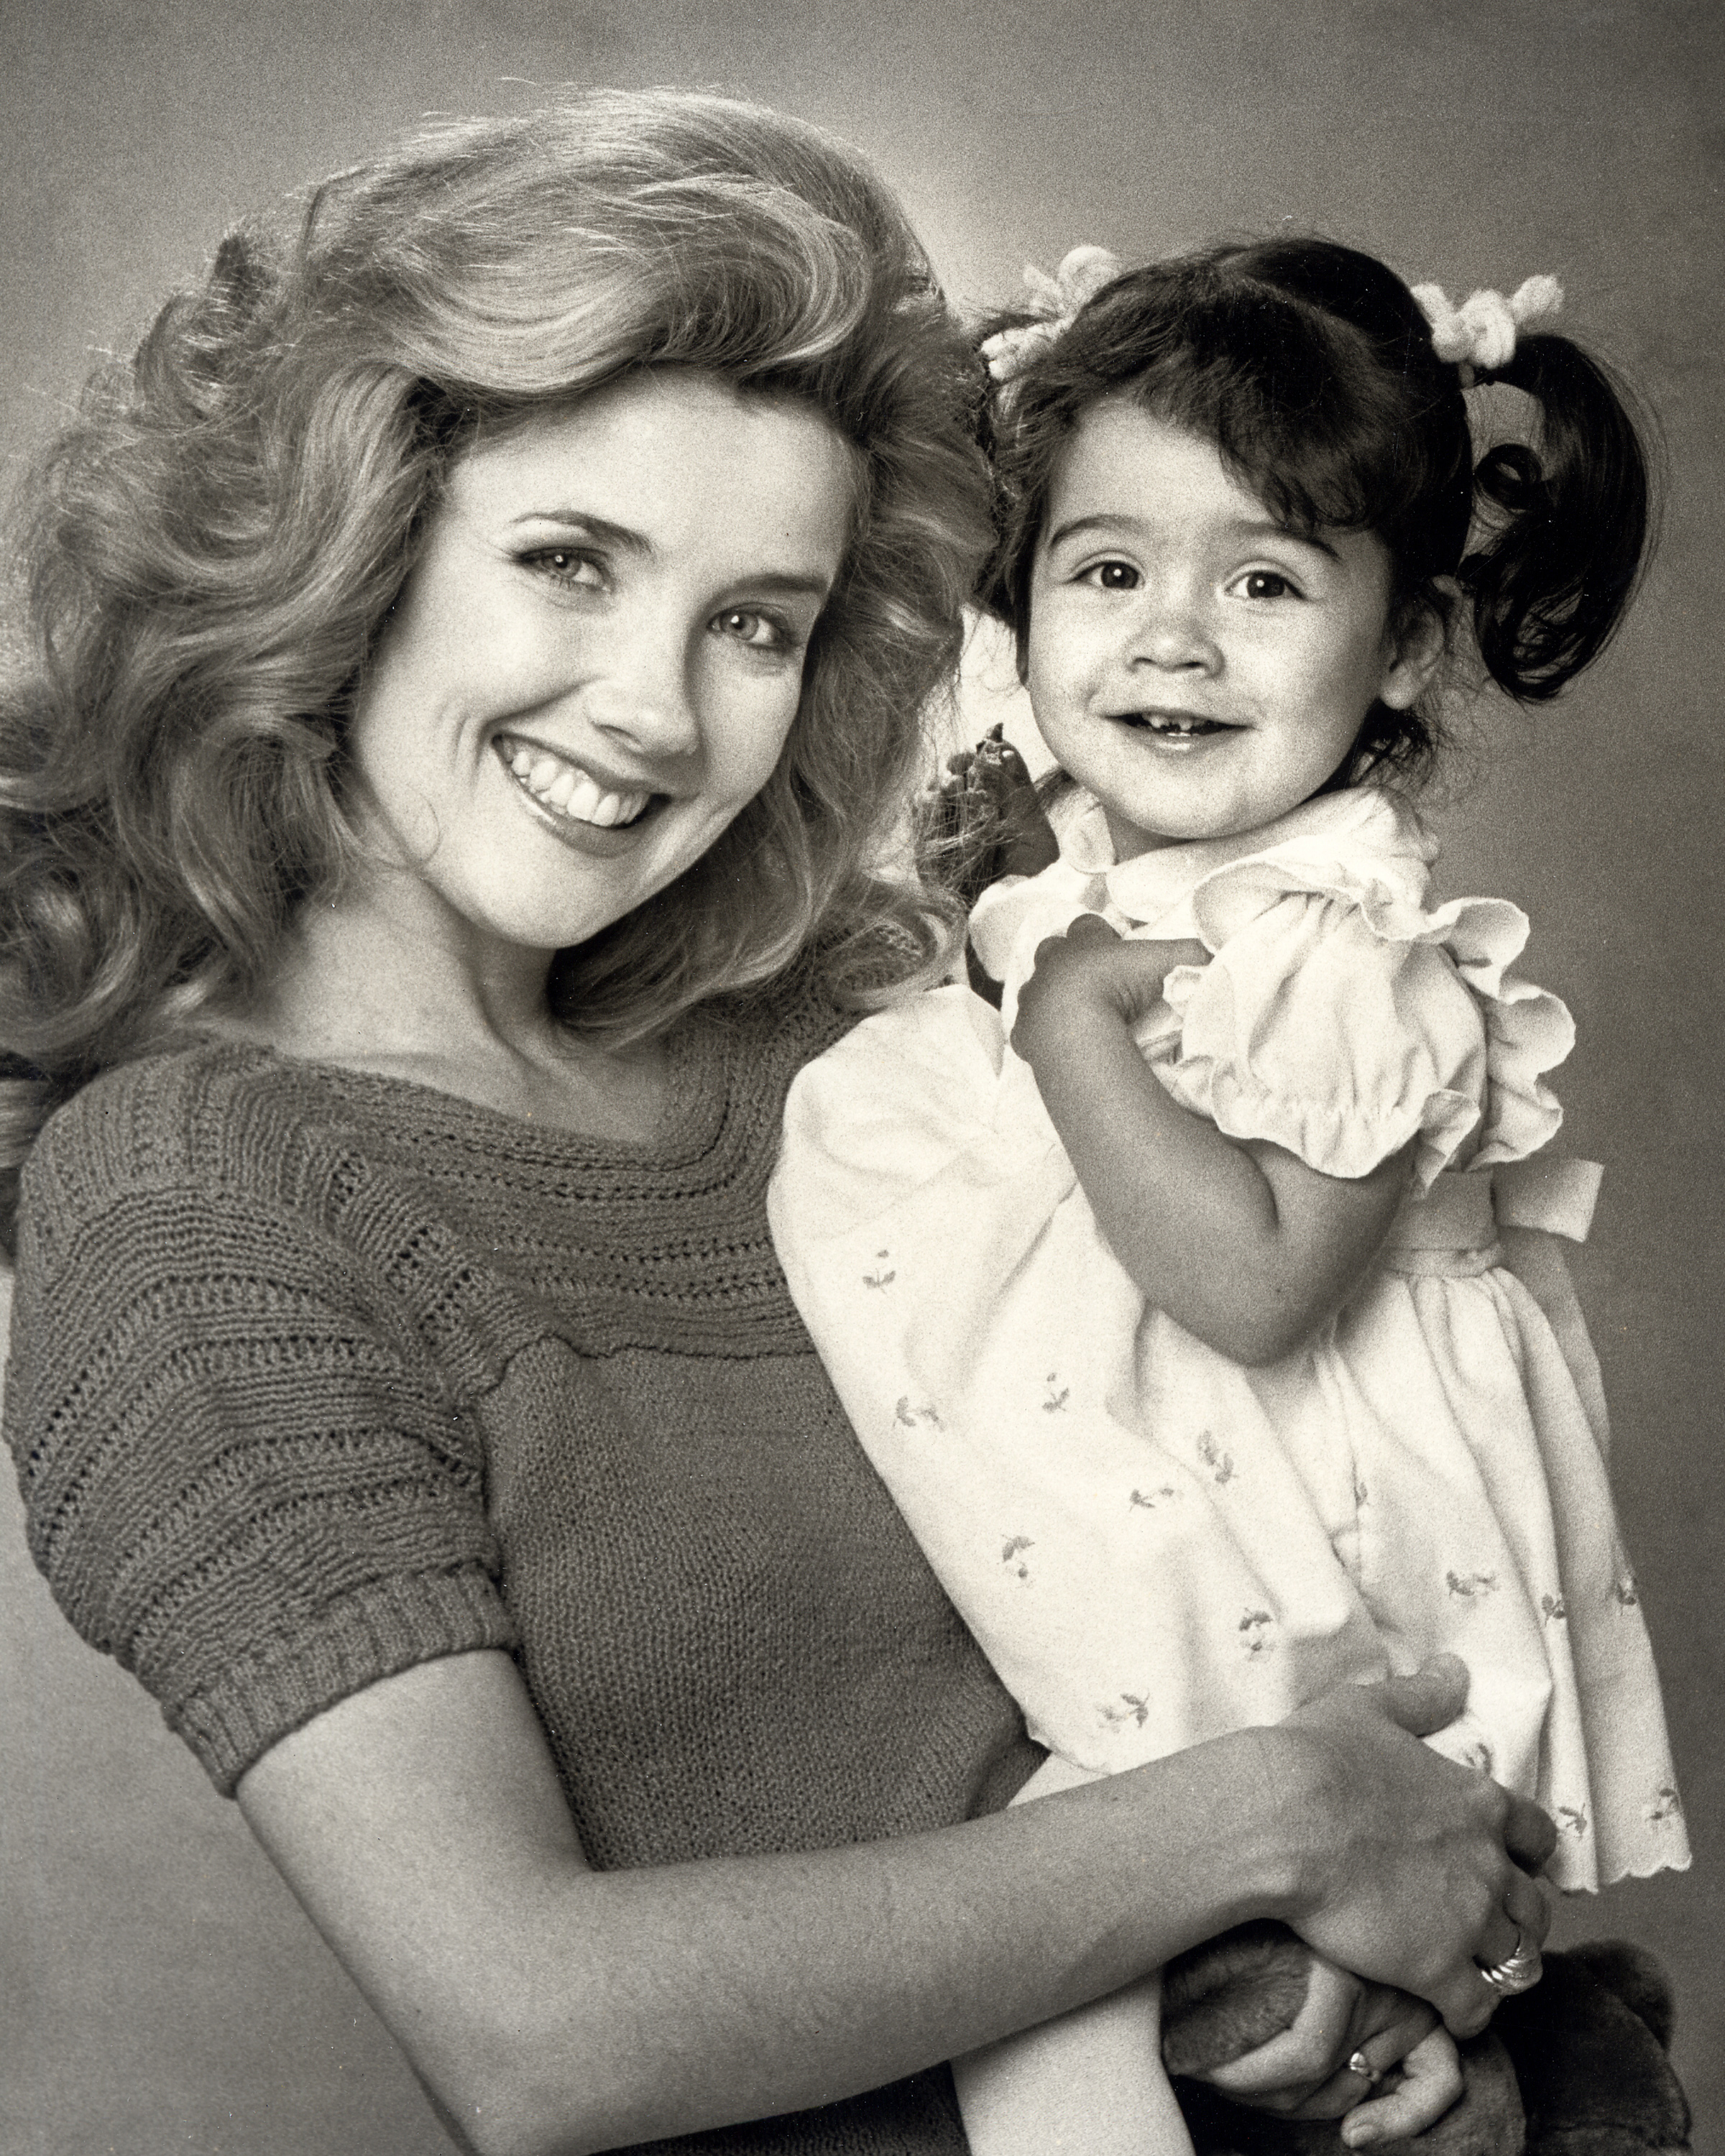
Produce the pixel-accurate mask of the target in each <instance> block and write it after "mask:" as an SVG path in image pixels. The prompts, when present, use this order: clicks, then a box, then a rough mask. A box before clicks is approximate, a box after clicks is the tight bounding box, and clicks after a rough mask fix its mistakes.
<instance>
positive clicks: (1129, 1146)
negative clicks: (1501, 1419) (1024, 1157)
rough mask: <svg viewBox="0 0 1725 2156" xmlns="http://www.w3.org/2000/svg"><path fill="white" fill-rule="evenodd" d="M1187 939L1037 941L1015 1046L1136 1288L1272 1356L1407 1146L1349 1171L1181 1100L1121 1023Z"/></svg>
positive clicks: (1366, 1239)
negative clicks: (1254, 1136) (1244, 1135)
mask: <svg viewBox="0 0 1725 2156" xmlns="http://www.w3.org/2000/svg"><path fill="white" fill-rule="evenodd" d="M1208 956H1209V953H1208V952H1206V951H1204V948H1203V947H1202V946H1201V945H1198V944H1193V943H1155V942H1122V940H1121V939H1120V938H1119V937H1117V936H1116V935H1115V934H1114V932H1113V931H1112V930H1111V929H1110V928H1109V927H1107V925H1106V923H1105V922H1104V921H1101V920H1099V919H1097V918H1096V916H1085V917H1084V918H1082V919H1081V920H1080V921H1076V922H1075V923H1074V924H1073V927H1072V928H1071V930H1070V932H1068V933H1067V935H1065V937H1056V938H1054V939H1052V940H1050V942H1047V943H1045V944H1044V945H1043V946H1042V947H1041V948H1040V950H1039V951H1038V952H1037V957H1036V970H1035V972H1034V974H1033V975H1032V976H1031V978H1030V979H1029V981H1028V982H1026V983H1025V984H1024V989H1023V991H1022V992H1021V993H1020V996H1019V1014H1018V1020H1017V1024H1016V1025H1015V1026H1014V1030H1013V1036H1012V1039H1013V1045H1014V1048H1015V1049H1017V1050H1018V1052H1019V1055H1022V1056H1024V1059H1025V1060H1026V1061H1027V1062H1029V1065H1030V1066H1031V1068H1032V1069H1033V1070H1034V1072H1035V1074H1036V1082H1037V1085H1038V1086H1039V1087H1040V1090H1041V1093H1042V1098H1043V1101H1044V1103H1045V1106H1046V1107H1047V1109H1048V1112H1049V1115H1050V1118H1051V1119H1052V1121H1053V1122H1054V1126H1055V1129H1056V1130H1057V1131H1058V1132H1060V1137H1061V1140H1062V1142H1063V1143H1064V1144H1065V1147H1066V1150H1067V1152H1068V1153H1069V1154H1070V1156H1071V1159H1072V1165H1073V1166H1074V1168H1076V1170H1077V1171H1078V1178H1079V1180H1080V1182H1081V1183H1082V1184H1083V1186H1084V1190H1085V1194H1086V1197H1087V1198H1088V1199H1089V1200H1090V1203H1091V1209H1092V1211H1093V1212H1094V1213H1095V1214H1096V1222H1097V1224H1098V1226H1099V1227H1100V1228H1101V1230H1102V1233H1103V1235H1105V1236H1106V1238H1107V1240H1108V1244H1109V1247H1110V1248H1111V1250H1113V1252H1114V1255H1116V1256H1117V1258H1118V1259H1119V1260H1120V1262H1121V1263H1122V1265H1124V1266H1125V1267H1126V1269H1127V1271H1128V1272H1129V1273H1130V1274H1131V1275H1132V1278H1133V1279H1134V1280H1135V1281H1137V1284H1138V1286H1139V1287H1140V1288H1141V1289H1142V1291H1143V1292H1144V1294H1145V1296H1147V1299H1148V1300H1149V1301H1151V1302H1153V1304H1154V1305H1155V1306H1157V1308H1158V1309H1159V1310H1164V1311H1166V1312H1168V1315H1169V1316H1170V1317H1173V1318H1174V1319H1176V1320H1177V1321H1178V1322H1179V1323H1180V1324H1182V1325H1183V1326H1184V1327H1186V1329H1187V1331H1188V1332H1192V1333H1194V1334H1196V1336H1197V1337H1199V1339H1200V1340H1203V1341H1204V1342H1206V1343H1207V1344H1208V1345H1209V1346H1210V1347H1214V1348H1215V1349H1216V1350H1217V1351H1218V1352H1219V1353H1221V1354H1224V1355H1226V1356H1227V1357H1228V1358H1230V1361H1232V1362H1236V1363H1246V1364H1249V1365H1250V1364H1258V1363H1271V1362H1275V1361H1276V1360H1277V1359H1278V1358H1280V1357H1281V1356H1283V1355H1286V1354H1287V1353H1291V1350H1292V1349H1293V1348H1295V1347H1297V1346H1298V1345H1299V1344H1300V1342H1301V1341H1302V1340H1304V1339H1306V1338H1307V1337H1308V1336H1309V1335H1310V1334H1311V1333H1312V1332H1313V1331H1314V1330H1315V1329H1316V1327H1317V1326H1319V1325H1320V1324H1322V1322H1323V1321H1324V1320H1325V1319H1326V1318H1327V1317H1330V1316H1332V1314H1333V1313H1334V1312H1336V1311H1337V1310H1338V1309H1339V1308H1340V1307H1341V1306H1342V1304H1343V1302H1345V1301H1347V1299H1348V1296H1349V1295H1350V1294H1351V1293H1352V1291H1353V1289H1354V1287H1355V1286H1357V1285H1358V1282H1359V1281H1360V1279H1361V1277H1362V1276H1363V1274H1364V1272H1365V1270H1366V1268H1367V1266H1368V1265H1369V1264H1370V1262H1371V1260H1372V1258H1373V1255H1375V1253H1376V1251H1377V1250H1378V1245H1379V1244H1380V1243H1381V1242H1382V1241H1383V1240H1384V1235H1386V1234H1387V1233H1388V1231H1389V1224H1390V1221H1391V1219H1393V1218H1394V1214H1395V1210H1396V1208H1397V1206H1398V1205H1399V1204H1400V1202H1401V1199H1402V1197H1403V1194H1404V1192H1405V1190H1406V1188H1407V1183H1408V1163H1407V1158H1406V1155H1405V1152H1402V1153H1398V1154H1395V1155H1394V1156H1392V1158H1390V1159H1389V1160H1387V1161H1385V1162H1384V1163H1382V1165H1381V1166H1379V1167H1378V1168H1375V1169H1374V1170H1373V1173H1371V1174H1369V1175H1367V1176H1363V1177H1361V1178H1358V1180H1357V1181H1353V1180H1343V1179H1342V1178H1338V1177H1335V1176H1328V1175H1321V1174H1319V1173H1318V1172H1317V1170H1316V1169H1315V1168H1308V1167H1307V1165H1306V1163H1304V1162H1303V1161H1301V1160H1299V1159H1297V1158H1296V1157H1295V1156H1294V1155H1293V1154H1292V1153H1291V1152H1286V1151H1284V1150H1283V1148H1282V1147H1280V1146H1275V1145H1271V1144H1268V1143H1266V1142H1250V1143H1245V1144H1237V1143H1235V1142H1234V1141H1233V1140H1231V1139H1229V1138H1226V1137H1223V1135H1222V1134H1221V1132H1219V1131H1218V1130H1217V1129H1216V1128H1215V1127H1214V1124H1212V1123H1209V1122H1206V1121H1205V1120H1204V1118H1203V1117H1201V1116H1194V1115H1191V1114H1189V1113H1188V1111H1186V1110H1185V1109H1183V1108H1182V1107H1180V1106H1178V1104H1177V1103H1176V1102H1175V1101H1173V1099H1172V1098H1171V1097H1170V1096H1169V1095H1168V1093H1167V1092H1166V1091H1164V1090H1163V1086H1162V1084H1161V1082H1160V1081H1159V1080H1158V1078H1157V1077H1156V1075H1155V1073H1154V1072H1153V1070H1151V1069H1150V1068H1149V1066H1148V1065H1147V1063H1146V1062H1145V1061H1144V1060H1143V1058H1142V1055H1140V1054H1139V1052H1138V1050H1137V1045H1136V1044H1135V1042H1134V1041H1133V1039H1132V1026H1133V1024H1135V1023H1136V1021H1137V1019H1139V1018H1141V1017H1142V1015H1143V1014H1145V1013H1146V1012H1147V1010H1148V1009H1150V1007H1151V1005H1152V1004H1153V1003H1154V1002H1155V1001H1156V999H1157V998H1158V996H1159V995H1160V994H1161V993H1162V983H1163V978H1165V976H1166V975H1167V974H1168V973H1170V972H1172V971H1173V968H1175V967H1176V966H1178V965H1189V964H1202V963H1203V962H1204V960H1205V959H1206V958H1207V957H1208Z"/></svg>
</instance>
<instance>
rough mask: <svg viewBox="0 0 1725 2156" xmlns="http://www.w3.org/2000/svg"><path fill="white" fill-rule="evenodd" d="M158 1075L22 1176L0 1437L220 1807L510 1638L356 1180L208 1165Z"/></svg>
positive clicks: (481, 1537)
mask: <svg viewBox="0 0 1725 2156" xmlns="http://www.w3.org/2000/svg"><path fill="white" fill-rule="evenodd" d="M166 1061H167V1063H168V1065H169V1067H170V1068H171V1064H172V1060H171V1059H167V1060H166ZM157 1067H159V1066H157ZM151 1068H152V1066H151V1065H141V1066H134V1067H133V1069H132V1070H130V1071H122V1072H119V1073H115V1074H110V1077H109V1078H108V1079H105V1080H100V1081H97V1082H96V1083H95V1085H93V1086H90V1087H88V1088H87V1089H86V1090H85V1092H83V1093H82V1094H80V1096H78V1097H77V1098H76V1099H75V1100H74V1101H73V1102H72V1103H71V1105H70V1106H69V1107H68V1108H66V1109H65V1110H64V1111H62V1112H61V1114H60V1115H59V1116H57V1117H56V1118H55V1120H54V1122H53V1123H52V1124H50V1126H49V1128H48V1130H47V1131H46V1132H44V1136H43V1137H42V1139H41V1140H40V1141H39V1143H38V1145H37V1147H36V1150H35V1152H34V1153H33V1156H32V1158H31V1160H30V1163H29V1164H28V1168H27V1170H26V1175H25V1211H24V1214H23V1222H22V1234H21V1239H20V1248H19V1264H18V1285H17V1291H16V1296H15V1303H14V1309H13V1353H12V1367H11V1371H10V1376H9V1380H8V1388H7V1401H6V1416H7V1435H8V1441H9V1442H10V1444H11V1445H12V1447H13V1452H14V1454H15V1455H16V1458H17V1465H18V1477H19V1482H20V1485H21V1487H22V1489H23V1496H24V1500H25V1504H26V1507H27V1512H28V1530H29V1537H30V1545H31V1550H32V1553H33V1556H34V1558H35V1559H36V1562H37V1563H38V1564H39V1567H40V1568H41V1569H42V1571H43V1572H44V1574H45V1575H46V1577H47V1578H48V1580H49V1584H50V1586H51V1587H52V1589H53V1590H54V1596H55V1599H57V1601H58V1602H59V1604H60V1607H61V1608H62V1609H63V1610H64V1612H65V1614H66V1615H67V1616H68V1617H69V1619H70V1620H71V1622H72V1623H73V1624H74V1625H75V1626H76V1628H77V1629H78V1630H79V1631H80V1633H81V1634H82V1635H83V1636H84V1637H85V1639H86V1640H88V1641H89V1642H90V1644H91V1645H93V1646H95V1647H97V1648H99V1649H100V1650H102V1651H104V1652H105V1653H109V1654H111V1655H114V1656H115V1657H116V1660H118V1661H120V1662H121V1664H122V1665H123V1666H125V1667H126V1668H128V1669H130V1670H131V1671H135V1672H136V1675H137V1676H138V1677H139V1678H140V1679H141V1681H142V1682H143V1683H144V1685H145V1686H146V1687H147V1688H148V1690H149V1691H151V1693H152V1694H153V1695H154V1696H155V1697H156V1698H157V1701H158V1702H159V1703H160V1705H161V1707H162V1712H163V1715H164V1717H166V1719H167V1722H168V1724H169V1726H170V1727H172V1728H173V1729H174V1730H176V1731H177V1732H178V1733H179V1734H180V1735H181V1736H182V1737H183V1738H185V1739H186V1741H187V1743H189V1744H190V1745H191V1746H192V1748H193V1751H194V1752H195V1753H197V1755H198V1758H199V1759H200V1760H201V1762H202V1763H203V1766H204V1767H205V1768H206V1769H207V1771H208V1773H209V1774H210V1775H211V1777H212V1779H213V1780H214V1781H215V1782H216V1784H217V1785H218V1788H220V1789H222V1790H223V1793H224V1794H231V1793H232V1791H233V1789H234V1784H236V1782H237V1781H238V1780H239V1777H240V1776H241V1774H244V1771H245V1769H246V1768H247V1767H249V1765H250V1764H251V1763H253V1762H254V1760H255V1759H257V1758H259V1757H260V1756H261V1755H262V1753H264V1752H265V1751H266V1750H268V1749H269V1748H270V1746H271V1745H272V1744H273V1743H275V1742H277V1741H278V1740H279V1739H280V1738H282V1737H284V1736H285V1735H286V1734H287V1733H288V1732H290V1730H292V1729H294V1728H295V1727H298V1726H299V1725H300V1724H301V1723H302V1722H306V1721H308V1720H309V1719H310V1718H311V1717H312V1716H313V1715H315V1714H316V1713H318V1712H321V1711H322V1710H323V1709H324V1708H325V1707H329V1706H331V1705H333V1704H334V1703H335V1702H336V1701H338V1700H340V1699H342V1698H345V1697H348V1696H350V1695H351V1694H352V1693H354V1692H356V1691H361V1690H362V1689H363V1688H364V1687H365V1686H367V1685H369V1684H371V1683H373V1682H376V1681H378V1680H379V1679H381V1678H383V1677H385V1676H392V1675H394V1674H396V1673H398V1671H402V1670H404V1669H407V1668H409V1667H411V1666H413V1665H414V1664H415V1663H418V1662H421V1661H429V1660H431V1659H434V1657H436V1656H438V1655H445V1654H454V1653H459V1652H462V1651H465V1650H470V1649H475V1648H484V1647H508V1646H510V1645H512V1644H513V1640H514V1633H513V1628H512V1626H511V1621H510V1619H509V1617H508V1615H507V1614H506V1610H505V1609H504V1606H503V1603H502V1600H501V1595H500V1594H499V1591H498V1586H497V1572H498V1554H497V1550H496V1547H495V1542H494V1539H493V1537H492V1534H491V1532H490V1527H489V1526H488V1523H487V1521H486V1517H485V1507H484V1501H483V1463H482V1460H481V1457H480V1449H479V1444H478V1440H477V1435H476V1433H475V1430H474V1428H473V1427H472V1425H471V1423H470V1419H468V1418H467V1417H466V1416H465V1415H464V1414H461V1413H459V1411H457V1410H456V1409H454V1408H453V1407H452V1405H451V1404H450V1403H449V1401H448V1400H447V1399H445V1397H444V1392H443V1389H442V1387H441V1385H440V1383H439V1377H438V1373H437V1369H436V1366H435V1363H434V1358H432V1357H431V1356H430V1355H429V1353H428V1350H427V1347H426V1346H425V1344H424V1342H423V1341H422V1339H421V1338H420V1337H419V1336H418V1332H417V1330H416V1328H415V1327H413V1324H412V1323H411V1322H409V1320H408V1317H407V1316H406V1314H405V1312H406V1304H405V1302H404V1301H403V1298H402V1297H401V1296H398V1295H395V1294H393V1292H392V1290H391V1286H390V1282H389V1281H388V1278H387V1277H385V1276H383V1275H382V1272H381V1271H380V1269H379V1268H378V1266H377V1263H376V1261H375V1260H362V1258H360V1257H359V1256H358V1255H357V1254H356V1252H355V1251H354V1250H353V1249H352V1248H351V1247H350V1246H348V1245H347V1244H345V1243H344V1240H343V1238H342V1236H341V1234H340V1232H339V1227H338V1221H339V1215H340V1210H341V1195H342V1193H341V1187H340V1186H341V1178H342V1176H343V1175H344V1174H347V1175H350V1176H351V1175H352V1173H354V1172H355V1169H354V1166H353V1163H351V1162H350V1163H347V1164H346V1165H345V1166H344V1164H343V1163H342V1162H341V1160H340V1159H339V1158H332V1159H330V1160H327V1161H322V1162H319V1161H316V1160H315V1159H313V1158H311V1157H310V1156H309V1155H307V1156H305V1157H302V1158H292V1157H291V1156H290V1152H289V1149H288V1148H286V1147H280V1146H278V1147H275V1153H274V1158H267V1159H263V1160H262V1161H261V1167H260V1173H259V1174H258V1175H257V1176H256V1177H254V1178H247V1179H245V1180H243V1181H234V1180H233V1179H230V1178H228V1177H227V1176H225V1175H222V1174H208V1173H205V1174H200V1173H198V1172H197V1168H196V1163H195V1161H194V1160H193V1157H192V1152H193V1149H191V1148H188V1147H187V1145H186V1143H185V1142H184V1139H185V1132H184V1129H183V1123H184V1121H185V1119H184V1117H183V1116H179V1117H177V1116H175V1115H174V1114H173V1113H172V1112H167V1113H164V1112H163V1096H164V1093H166V1094H167V1095H168V1096H170V1097H171V1096H172V1086H171V1085H169V1084H167V1083H166V1081H156V1082H154V1083H153V1084H152V1081H151V1075H150V1074H151ZM256 1151H257V1152H258V1153H259V1155H260V1156H261V1155H265V1154H268V1153H270V1147H268V1146H266V1145H264V1144H263V1143H262V1142H259V1146H258V1147H257V1148H256ZM303 1152H304V1149H303V1148H302V1153H303ZM296 1182H297V1183H299V1185H300V1188H297V1189H295V1187H294V1186H295V1183H296Z"/></svg>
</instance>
